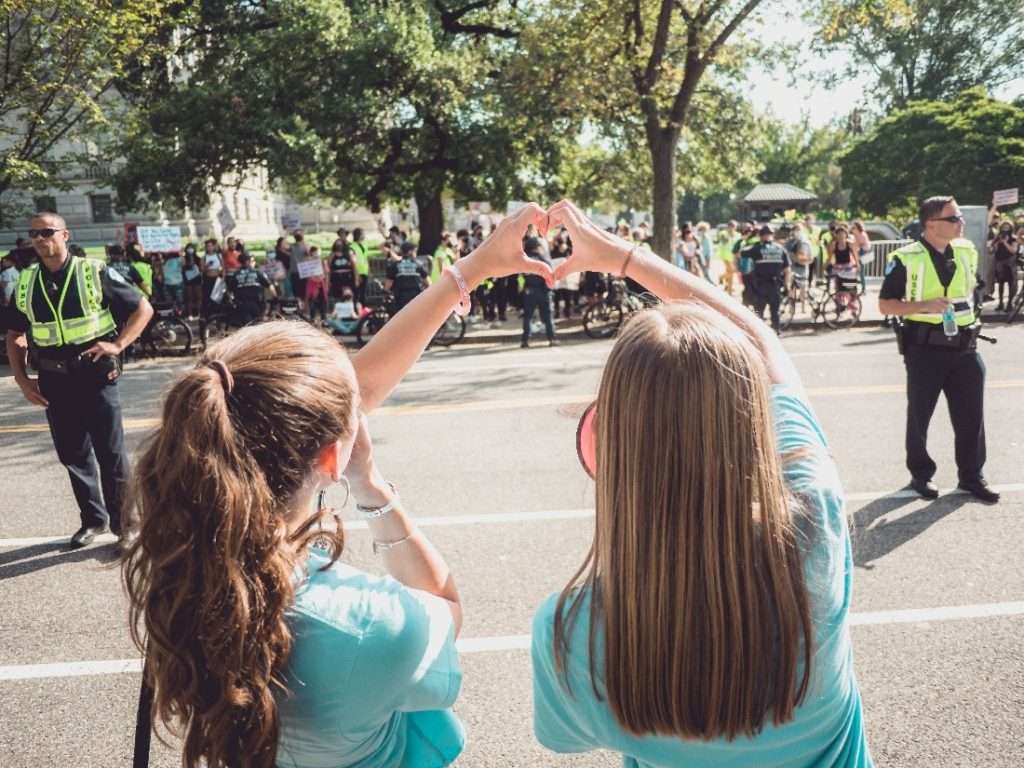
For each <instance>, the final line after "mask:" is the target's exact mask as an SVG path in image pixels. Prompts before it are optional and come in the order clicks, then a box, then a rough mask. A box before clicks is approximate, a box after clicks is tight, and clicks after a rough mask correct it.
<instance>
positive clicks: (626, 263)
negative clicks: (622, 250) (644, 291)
mask: <svg viewBox="0 0 1024 768" xmlns="http://www.w3.org/2000/svg"><path fill="white" fill-rule="evenodd" d="M639 247H640V243H636V244H635V245H634V246H633V247H632V248H630V249H629V253H627V254H626V260H625V261H624V262H622V269H620V270H619V277H625V276H626V268H627V267H628V266H629V262H630V259H632V258H633V252H634V251H636V249H637V248H639Z"/></svg>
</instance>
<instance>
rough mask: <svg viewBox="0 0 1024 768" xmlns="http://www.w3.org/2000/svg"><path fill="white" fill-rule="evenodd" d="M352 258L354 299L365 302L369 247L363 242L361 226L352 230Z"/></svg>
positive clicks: (368, 273) (368, 270) (368, 272)
mask: <svg viewBox="0 0 1024 768" xmlns="http://www.w3.org/2000/svg"><path fill="white" fill-rule="evenodd" d="M351 245H352V258H353V259H354V260H355V265H356V301H357V302H358V303H359V305H360V306H362V305H363V304H365V303H366V283H367V282H368V281H369V279H370V249H369V248H368V247H367V245H366V243H364V242H363V228H362V227H356V228H355V229H353V230H352V243H351Z"/></svg>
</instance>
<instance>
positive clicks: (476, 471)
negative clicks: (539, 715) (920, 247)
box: [0, 326, 1024, 768]
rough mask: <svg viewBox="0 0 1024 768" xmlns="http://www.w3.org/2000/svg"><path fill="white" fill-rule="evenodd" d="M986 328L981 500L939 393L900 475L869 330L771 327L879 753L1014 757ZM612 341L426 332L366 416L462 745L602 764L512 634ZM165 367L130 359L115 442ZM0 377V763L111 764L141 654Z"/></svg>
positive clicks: (1019, 627) (569, 491)
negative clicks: (450, 344) (453, 693)
mask: <svg viewBox="0 0 1024 768" xmlns="http://www.w3.org/2000/svg"><path fill="white" fill-rule="evenodd" d="M992 334H993V335H994V336H996V337H998V338H999V344H998V345H997V346H994V347H985V348H984V349H983V354H984V356H985V360H986V363H987V365H988V382H989V387H988V390H987V395H986V397H987V401H986V422H987V428H988V449H989V461H988V465H987V467H986V474H987V476H988V478H989V480H990V482H992V483H993V484H995V485H997V486H1001V487H1002V489H1003V491H1004V494H1003V500H1002V502H1001V503H1000V504H999V505H997V506H993V507H988V506H984V505H982V504H979V503H975V502H973V501H972V500H971V499H970V498H969V497H967V496H964V495H960V494H954V493H951V492H949V491H948V489H950V488H952V487H953V486H955V482H956V469H955V465H954V463H953V438H952V431H951V428H950V425H949V419H948V416H947V414H946V412H945V409H944V406H943V405H942V404H941V403H940V406H939V408H938V410H937V412H936V417H935V420H934V422H933V427H932V432H931V440H930V444H929V445H930V449H931V450H932V452H933V455H934V456H935V458H936V460H937V461H938V463H939V473H938V476H937V477H936V480H937V482H938V483H939V485H940V486H941V487H942V488H943V489H946V490H945V491H944V493H943V495H942V497H941V498H940V499H938V500H937V501H934V502H931V503H927V502H923V501H919V500H917V499H915V498H911V497H910V496H909V495H908V494H902V495H901V494H899V493H898V492H899V490H900V489H901V488H903V487H904V486H905V484H906V482H907V479H908V478H907V477H906V473H905V470H904V467H903V451H902V445H903V422H904V414H905V411H904V408H905V405H904V403H905V401H904V396H903V385H904V376H903V369H902V365H901V362H900V359H899V357H898V356H897V354H896V351H895V348H894V344H893V343H892V341H891V336H890V334H889V333H888V332H887V331H884V330H881V329H872V330H855V331H851V332H846V333H829V332H822V333H819V334H817V335H814V334H810V333H808V334H797V335H793V336H790V337H788V338H787V339H786V346H787V348H788V349H789V350H790V352H791V353H793V355H794V360H795V361H796V363H797V365H798V367H799V369H800V370H801V372H802V374H803V376H804V380H805V383H806V385H807V387H808V389H809V390H810V393H811V400H812V402H813V404H814V406H815V408H816V410H817V412H818V415H819V417H820V419H821V421H822V422H823V425H824V427H825V430H826V434H827V435H828V436H829V439H830V441H831V445H832V449H833V452H834V454H835V456H836V458H837V460H838V463H839V466H840V468H841V470H842V474H843V479H844V483H845V487H846V490H847V492H848V495H849V498H850V503H849V514H850V519H851V526H852V530H853V536H854V542H855V559H856V561H857V568H856V573H855V596H854V601H853V612H854V614H855V617H856V620H857V621H858V622H859V623H858V624H857V625H856V626H855V627H854V629H853V638H854V648H855V654H856V668H857V674H858V678H859V680H860V685H861V689H862V694H863V698H864V707H865V717H866V722H867V728H868V733H869V741H870V745H871V749H872V752H873V754H874V757H875V760H876V762H877V764H878V765H879V766H899V767H900V768H907V767H916V766H921V767H922V768H924V766H928V767H929V768H931V767H932V766H982V765H984V766H993V767H994V766H1020V765H1022V764H1024V659H1022V649H1024V643H1022V640H1021V637H1022V636H1024V558H1022V556H1021V552H1022V551H1024V526H1022V525H1021V523H1022V522H1024V514H1022V513H1024V471H1022V469H1021V456H1022V455H1024V326H1018V327H1012V328H1005V327H993V328H992ZM609 349H610V343H608V342H591V341H582V342H578V343H567V344H564V345H563V346H561V347H558V348H555V349H549V348H546V347H541V348H535V349H529V350H520V349H518V348H517V347H516V346H515V345H510V344H492V345H474V346H465V345H464V346H458V347H455V348H453V349H451V350H436V351H434V350H432V351H430V352H428V353H426V354H425V355H424V357H423V359H422V360H421V361H420V363H419V364H418V365H417V366H416V368H415V369H414V370H413V371H412V372H411V373H410V375H409V376H408V378H407V379H406V381H405V382H404V383H403V384H402V386H401V387H400V388H399V390H398V391H397V392H396V393H395V395H394V396H393V397H392V398H391V400H390V401H389V402H388V403H387V404H386V406H385V407H384V408H382V409H381V410H380V411H379V412H378V413H377V414H375V415H374V416H373V417H372V419H371V427H372V429H373V432H374V436H375V443H376V446H377V447H376V450H377V455H378V460H379V463H380V465H381V467H382V468H383V470H384V472H385V474H386V476H387V477H389V478H390V479H392V480H393V481H394V482H395V483H396V484H397V486H398V487H399V489H400V490H401V493H402V496H403V499H404V500H405V502H406V504H407V506H408V507H409V509H410V510H411V511H412V512H413V514H415V515H416V516H418V517H421V518H426V519H425V520H424V522H423V527H424V530H425V531H427V532H428V534H429V535H430V536H431V538H432V540H433V541H434V542H435V543H436V544H437V546H438V547H439V548H440V549H441V550H442V552H444V553H445V554H446V556H447V557H448V559H449V562H450V563H451V565H452V567H453V571H454V574H455V576H456V579H457V581H458V583H459V585H460V588H461V590H462V593H463V598H464V601H465V606H466V622H465V627H464V630H463V635H462V637H463V638H464V646H463V648H464V655H463V666H464V686H463V691H462V694H461V697H460V699H459V701H458V704H457V706H456V709H457V712H458V714H459V716H460V717H461V718H462V719H463V721H464V722H465V724H466V726H467V730H468V734H469V743H468V747H467V749H466V752H465V753H464V755H463V757H462V758H461V759H460V761H459V765H464V766H471V767H473V768H476V767H477V766H488V767H490V766H494V767H495V768H497V767H498V766H502V767H508V766H563V765H564V766H594V767H597V766H609V767H610V766H617V765H620V760H619V759H618V758H617V757H616V756H614V755H610V754H598V753H594V754H590V755H582V756H559V755H555V754H552V753H548V752H546V751H544V750H543V749H542V748H541V747H539V746H538V745H537V744H536V743H535V741H534V740H533V737H532V732H531V709H530V706H531V705H530V664H529V654H528V651H527V650H526V647H525V643H524V635H526V634H527V633H528V632H529V627H530V618H531V616H532V613H533V610H534V608H535V607H536V605H537V604H538V603H539V602H540V601H541V600H542V599H543V598H544V597H545V596H546V595H547V594H549V593H550V592H552V591H555V590H558V589H560V588H561V587H562V586H563V585H564V583H565V581H566V580H567V579H568V577H569V576H570V575H571V573H572V571H573V570H574V569H575V567H576V566H577V565H578V563H579V561H580V560H581V559H582V557H583V555H584V552H585V550H586V547H587V543H588V537H589V535H590V531H591V527H592V521H591V519H590V518H588V517H587V516H586V514H587V513H586V510H589V509H591V508H592V505H593V491H592V486H591V483H590V481H589V480H588V479H587V478H586V476H585V475H584V474H583V472H582V471H581V469H580V468H579V466H578V463H577V460H576V455H575V450H574V434H575V428H576V421H577V417H578V414H579V413H580V411H581V409H582V407H583V405H584V404H585V403H586V402H588V400H589V399H590V398H591V397H592V396H593V394H594V392H595V390H596V386H597V382H598V379H599V376H600V372H601V366H602V364H603V361H604V358H605V356H606V355H607V353H608V350H609ZM183 365H185V363H182V362H181V361H163V362H145V363H140V364H137V365H133V366H132V367H131V368H130V369H129V371H128V373H127V375H126V376H125V378H124V383H123V391H122V395H123V399H124V402H125V416H126V419H127V423H128V424H129V426H130V429H129V433H128V435H129V444H130V447H131V448H132V449H133V450H134V449H136V447H137V446H138V444H139V441H140V440H141V439H142V437H143V436H144V435H145V433H146V429H147V427H146V425H147V424H148V423H150V422H149V421H148V420H151V419H152V418H153V417H154V416H155V415H156V414H157V412H158V404H159V401H160V397H161V393H162V391H163V390H164V389H165V387H166V386H167V385H168V383H169V382H170V381H172V379H173V377H174V376H175V374H176V372H177V371H179V370H180V369H181V368H182V366H183ZM0 375H2V378H0V403H2V406H0V464H2V467H3V470H2V475H0V476H2V480H0V483H2V486H0V488H2V492H0V606H2V610H0V639H2V642H0V765H2V766H3V767H4V768H21V767H22V766H25V767H26V768H27V767H28V766H32V767H33V768H36V767H37V766H62V765H67V766H76V767H77V766H82V767H83V768H92V767H94V766H95V767H96V768H99V767H100V766H114V765H126V764H128V761H129V755H130V745H131V738H132V730H133V725H134V711H135V703H136V696H137V692H138V682H139V676H138V674H137V671H136V670H137V661H136V663H127V664H120V663H119V662H120V661H121V660H133V659H135V660H137V655H136V654H135V652H134V650H133V648H132V645H131V642H130V640H129V638H128V634H127V631H126V623H125V615H126V604H125V601H124V598H123V596H122V593H121V588H120V585H119V573H118V570H117V567H116V562H114V561H113V548H112V546H110V545H98V546H93V547H91V548H88V549H85V550H80V551H77V552H68V551H67V550H66V549H65V548H64V544H65V540H66V537H67V536H68V535H70V533H72V532H73V531H74V530H75V528H76V527H77V525H78V517H77V510H76V508H75V506H74V502H73V499H72V496H71V492H70V487H69V484H68V481H67V477H66V474H65V473H64V471H63V469H62V468H61V467H60V465H59V464H57V462H56V458H55V455H54V452H53V449H52V446H51V444H50V440H49V435H48V434H47V433H46V431H45V421H44V419H43V414H42V412H41V411H40V410H38V409H36V408H35V407H33V406H30V405H28V404H27V403H24V401H22V400H21V398H20V393H19V392H18V391H17V388H16V387H15V385H14V383H13V381H12V380H11V378H10V375H9V372H7V371H6V369H0ZM893 494H895V495H893ZM350 541H351V546H350V550H349V554H348V557H350V558H351V559H352V560H354V561H355V562H356V563H358V564H362V565H367V566H370V567H372V562H373V561H372V557H371V556H370V555H369V552H368V547H367V538H366V533H365V532H364V531H361V530H355V531H353V532H352V534H351V537H350ZM94 662H113V663H112V664H106V665H104V664H98V665H97V664H92V663H94ZM83 663H86V664H83ZM39 665H54V666H39ZM178 761H179V757H178V754H177V752H176V750H175V748H174V743H173V740H172V742H171V745H170V746H166V747H165V746H159V745H157V749H156V751H155V759H154V765H155V766H167V767H168V768H169V767H170V766H176V765H178V764H179V762H178Z"/></svg>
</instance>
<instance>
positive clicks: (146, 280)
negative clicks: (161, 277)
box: [132, 261, 153, 296]
mask: <svg viewBox="0 0 1024 768" xmlns="http://www.w3.org/2000/svg"><path fill="white" fill-rule="evenodd" d="M132 266H133V267H135V271H136V272H138V273H139V277H141V278H142V290H143V291H145V292H146V295H147V296H152V295H153V267H151V266H150V265H149V264H147V263H146V262H144V261H133V262H132Z"/></svg>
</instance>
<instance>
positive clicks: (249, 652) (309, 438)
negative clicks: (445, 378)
mask: <svg viewBox="0 0 1024 768" xmlns="http://www.w3.org/2000/svg"><path fill="white" fill-rule="evenodd" d="M277 325H278V324H267V325H264V326H259V327H256V328H253V329H243V331H240V332H239V333H238V334H236V336H235V337H232V338H231V339H229V340H227V341H225V342H223V343H222V344H221V345H218V347H217V348H215V349H214V350H212V351H211V356H210V357H209V358H208V359H207V361H205V362H206V364H202V363H201V364H200V366H199V367H197V368H196V369H195V370H192V371H190V372H188V373H186V374H185V375H184V376H183V377H182V378H181V379H180V380H179V381H178V382H177V383H176V384H175V385H174V387H173V388H172V390H171V391H170V393H169V394H168V396H167V399H166V401H165V403H164V409H163V419H162V426H161V428H160V429H159V430H158V431H157V432H156V433H155V434H154V435H152V437H151V438H150V439H149V440H148V442H147V443H146V445H145V447H144V452H143V455H142V458H141V460H140V461H139V464H138V467H137V469H136V473H135V478H134V483H133V495H134V498H135V500H136V502H137V504H138V505H139V513H140V518H141V526H140V535H139V539H138V541H137V542H136V544H135V545H134V546H133V547H132V549H131V550H130V552H129V554H128V557H127V559H126V563H125V570H124V579H125V585H126V588H127V591H128V594H129V597H130V599H131V630H132V637H133V640H134V641H135V643H136V645H137V646H138V647H139V648H140V649H145V652H146V654H147V667H148V669H149V670H150V675H151V677H152V679H151V681H150V682H151V683H152V684H153V687H154V689H155V699H154V715H155V717H154V722H155V721H157V720H159V721H160V722H162V723H164V724H165V725H166V726H167V727H168V728H169V729H170V730H171V732H172V733H174V734H175V735H178V736H181V737H183V738H184V742H185V744H184V755H183V760H184V765H186V766H189V768H191V767H192V766H198V765H201V764H202V763H203V762H204V761H205V763H206V764H207V765H208V766H210V768H219V767H220V766H238V765H243V764H244V765H247V766H255V767H256V768H272V766H273V765H274V761H275V755H276V750H277V741H278V735H279V730H280V722H279V717H278V711H277V707H276V703H275V700H274V692H275V691H274V689H275V688H276V689H280V690H282V691H283V689H284V681H283V677H282V668H283V666H284V664H285V662H286V661H287V658H288V655H289V653H290V651H291V646H292V636H291V632H290V630H289V627H288V624H287V621H286V612H287V610H288V608H289V607H290V605H291V604H292V602H293V600H294V595H295V581H294V579H295V576H294V573H295V570H296V566H297V555H298V553H301V552H302V551H303V550H304V549H305V548H306V547H307V546H308V545H309V543H310V541H311V539H313V538H314V537H317V538H326V539H327V540H328V541H329V543H330V545H331V550H332V551H331V554H332V562H333V560H334V559H337V557H338V556H340V554H341V550H342V547H343V545H344V539H343V536H342V533H341V527H340V525H339V526H338V529H337V531H330V532H322V531H319V530H316V531H315V532H314V530H315V529H316V528H318V527H319V526H318V523H320V522H321V520H322V518H323V515H324V512H323V511H317V512H315V513H313V514H311V515H310V517H309V518H308V519H306V520H305V521H304V522H303V523H302V524H301V525H299V526H298V527H297V529H296V531H297V532H296V533H295V534H294V535H292V536H291V537H290V536H289V533H288V520H287V515H286V513H285V510H286V509H287V508H288V504H289V502H290V501H291V499H292V497H293V496H294V495H295V494H296V492H297V491H298V490H299V488H300V487H301V486H302V484H303V482H304V481H305V479H306V477H307V476H308V473H309V471H310V469H311V467H312V465H313V461H314V460H315V457H316V455H317V453H318V452H319V450H321V449H322V448H323V447H324V446H326V445H329V444H330V443H331V442H332V441H335V440H338V439H341V438H344V437H347V436H349V435H350V434H351V411H352V407H353V404H354V393H353V389H354V385H353V383H352V374H351V366H350V365H349V363H348V361H347V358H346V357H345V355H344V353H343V352H342V351H341V350H340V349H339V348H338V346H337V345H336V344H334V343H333V342H332V341H331V340H330V339H328V338H327V337H326V336H323V334H320V333H319V332H318V331H315V330H313V329H309V330H308V332H302V333H298V334H296V333H295V330H296V329H295V326H294V325H293V324H287V330H286V331H285V329H284V328H277V329H276V330H277V331H279V332H278V333H275V332H274V330H275V329H274V326H277ZM303 336H307V337H308V338H306V339H303V338H302V337H303ZM325 341H326V343H324V342H325ZM325 357H326V358H327V359H326V360H325V359H324V358H325ZM304 358H305V363H306V365H303V362H304ZM331 358H333V361H332V360H331ZM284 361H287V367H284V366H283V365H282V363H283V362H284ZM332 362H334V363H335V365H334V366H333V367H334V368H335V369H336V371H335V372H333V375H332V371H331V367H332V366H331V363H332Z"/></svg>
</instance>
